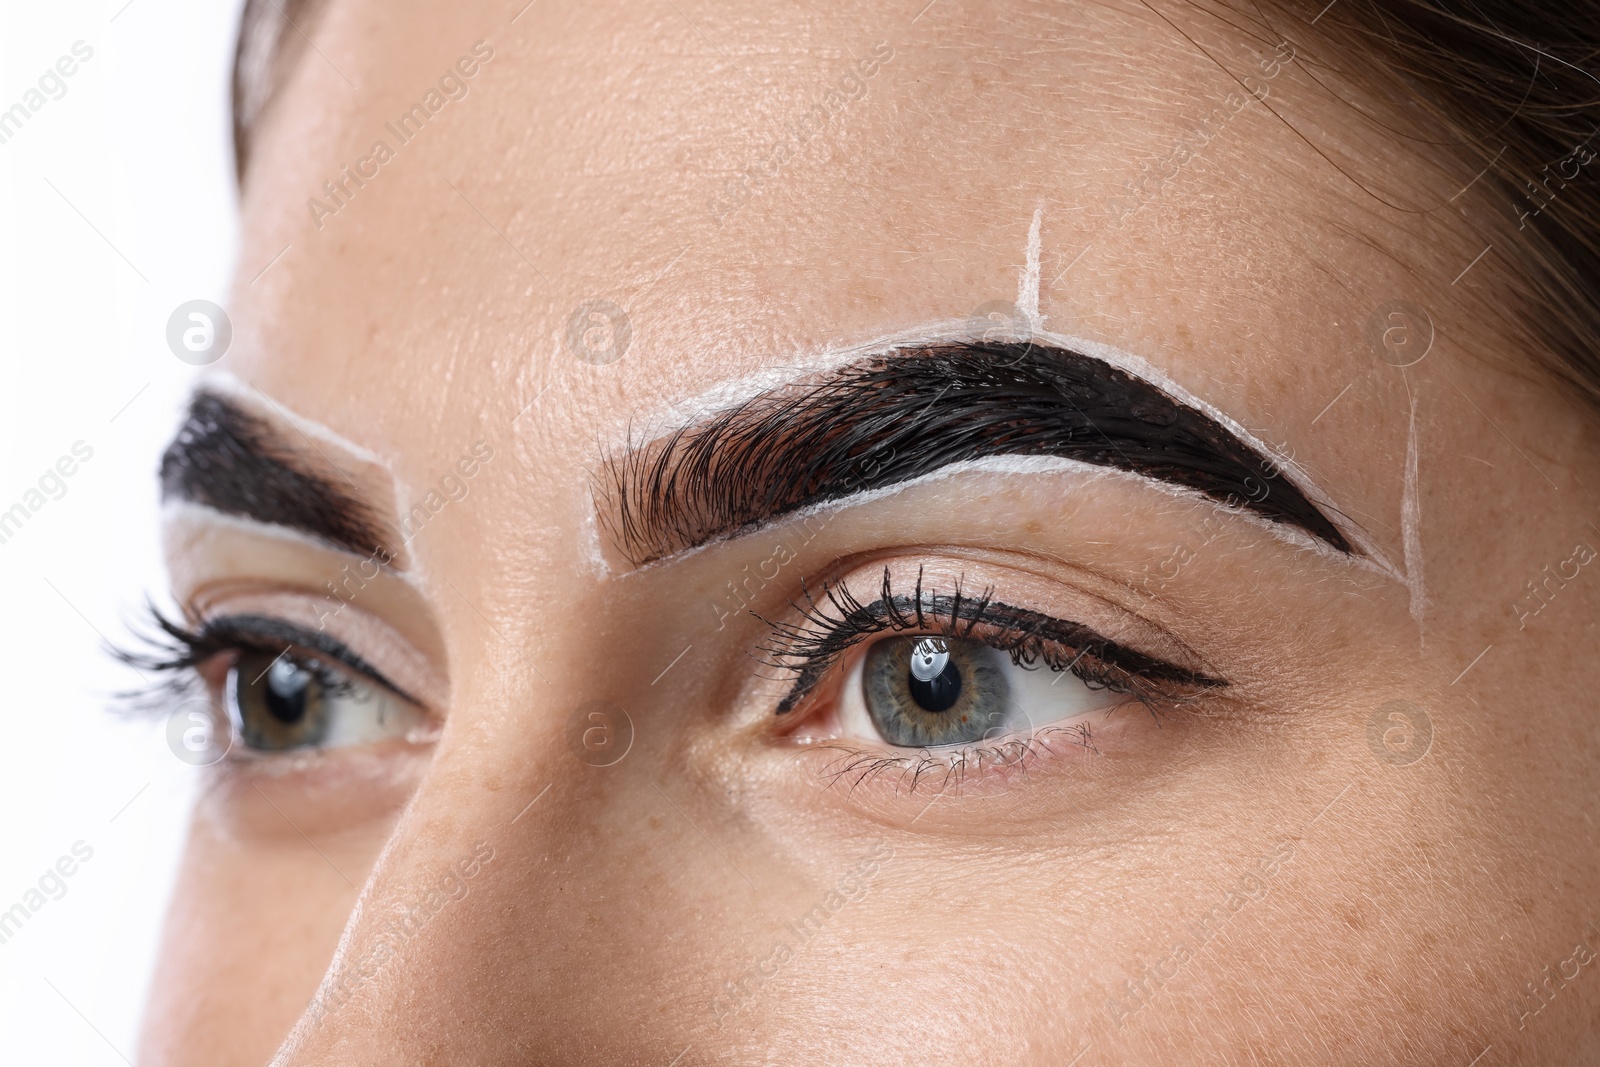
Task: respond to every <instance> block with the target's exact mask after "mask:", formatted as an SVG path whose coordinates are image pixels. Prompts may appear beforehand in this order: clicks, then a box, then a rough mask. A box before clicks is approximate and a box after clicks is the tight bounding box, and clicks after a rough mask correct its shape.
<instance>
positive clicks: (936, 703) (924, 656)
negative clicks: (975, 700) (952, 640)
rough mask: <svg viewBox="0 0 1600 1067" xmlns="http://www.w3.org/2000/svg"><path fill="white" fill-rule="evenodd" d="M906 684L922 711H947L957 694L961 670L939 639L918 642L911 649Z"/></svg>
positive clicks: (957, 697) (959, 687) (959, 693)
mask: <svg viewBox="0 0 1600 1067" xmlns="http://www.w3.org/2000/svg"><path fill="white" fill-rule="evenodd" d="M907 684H908V686H909V688H910V690H911V699H912V700H915V701H916V702H917V706H918V707H920V708H921V709H922V710H923V711H931V712H939V711H949V710H950V709H951V708H953V707H955V703H956V701H957V700H958V699H960V697H961V670H960V669H959V668H958V667H957V666H956V665H955V663H954V661H952V660H951V658H950V653H949V651H948V650H947V649H946V648H945V645H944V642H942V641H934V640H927V641H919V642H917V644H916V646H915V647H914V648H912V650H911V671H910V677H909V678H908V679H907Z"/></svg>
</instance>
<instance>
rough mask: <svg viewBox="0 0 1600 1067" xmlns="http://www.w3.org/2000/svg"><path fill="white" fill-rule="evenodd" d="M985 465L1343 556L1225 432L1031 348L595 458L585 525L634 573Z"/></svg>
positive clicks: (1064, 355)
mask: <svg viewBox="0 0 1600 1067" xmlns="http://www.w3.org/2000/svg"><path fill="white" fill-rule="evenodd" d="M991 456H1054V457H1060V458H1064V459H1068V460H1077V461H1080V462H1083V463H1089V464H1093V465H1096V466H1102V467H1109V468H1113V469H1117V470H1122V471H1127V472H1130V473H1133V474H1138V475H1142V476H1144V477H1147V478H1150V479H1153V480H1156V481H1161V482H1165V483H1168V484H1170V485H1173V486H1177V487H1179V488H1182V489H1187V490H1190V491H1193V492H1198V493H1200V494H1203V495H1204V496H1207V497H1209V498H1211V499H1213V500H1216V501H1218V502H1221V503H1222V504H1224V505H1225V506H1226V507H1229V508H1245V509H1248V510H1250V511H1252V512H1254V513H1255V514H1257V515H1259V516H1261V517H1262V518H1265V519H1268V520H1270V521H1272V522H1275V523H1279V524H1282V525H1284V526H1290V527H1294V528H1296V529H1299V530H1301V531H1303V532H1305V533H1308V534H1310V535H1311V536H1313V537H1315V538H1317V539H1318V540H1320V541H1322V542H1324V543H1325V544H1327V545H1329V546H1331V547H1333V548H1335V549H1337V550H1338V551H1340V552H1342V553H1345V554H1347V555H1354V554H1356V552H1355V549H1353V548H1352V546H1351V544H1350V542H1349V541H1348V540H1347V539H1346V538H1345V536H1344V534H1342V533H1341V532H1340V531H1339V529H1338V528H1337V527H1336V526H1335V525H1334V524H1333V523H1332V522H1331V521H1330V520H1329V519H1328V517H1327V515H1325V514H1324V513H1323V512H1322V511H1321V510H1319V509H1318V508H1317V507H1316V506H1315V505H1314V504H1312V502H1311V501H1310V500H1309V499H1307V498H1306V496H1305V494H1304V493H1302V492H1301V491H1300V489H1298V488H1297V487H1296V486H1294V485H1293V484H1291V483H1290V482H1289V481H1288V480H1287V479H1286V478H1283V477H1281V476H1280V475H1281V471H1280V470H1279V469H1278V466H1277V465H1276V461H1275V460H1274V459H1273V458H1272V457H1270V456H1267V455H1265V454H1263V453H1262V452H1261V451H1260V450H1259V449H1258V448H1256V447H1254V446H1253V445H1252V444H1251V443H1250V442H1249V441H1248V440H1247V439H1246V438H1244V437H1243V436H1241V435H1240V434H1239V433H1238V432H1237V431H1235V430H1232V429H1229V428H1228V427H1226V426H1225V425H1223V423H1222V422H1220V421H1218V420H1217V419H1216V418H1213V417H1212V416H1211V415H1208V414H1207V413H1205V412H1204V411H1201V410H1199V409H1198V408H1197V407H1194V406H1192V405H1191V404H1189V403H1187V402H1184V401H1181V400H1179V399H1178V398H1176V397H1174V396H1173V395H1171V394H1170V393H1168V392H1166V391H1164V390H1163V389H1161V388H1160V387H1159V386H1157V385H1155V384H1153V383H1151V382H1148V381H1146V380H1144V379H1143V378H1140V377H1138V376H1136V375H1134V374H1131V373H1129V372H1128V371H1125V370H1123V369H1121V368H1119V367H1114V366H1112V365H1111V364H1109V363H1107V362H1105V361H1103V360H1100V359H1096V358H1094V357H1092V356H1087V355H1084V354H1082V353H1079V352H1074V351H1070V350H1068V349H1065V348H1058V347H1054V346H1050V345H1043V344H1039V343H1035V342H987V341H957V342H942V343H937V344H926V345H910V346H901V347H895V348H890V349H888V350H886V351H884V352H882V353H879V354H876V355H872V356H868V357H866V358H864V359H862V360H860V361H858V362H856V363H852V364H848V365H846V366H844V367H842V368H838V369H835V370H833V371H830V372H827V373H825V374H823V375H821V376H818V377H814V378H811V379H809V380H802V381H798V382H792V383H789V384H788V385H784V386H779V387H778V388H775V389H772V390H769V391H767V392H764V393H762V394H760V395H758V396H755V397H752V398H750V399H748V400H745V401H743V402H741V403H739V404H737V405H735V406H734V407H732V408H730V409H728V410H726V411H723V412H720V413H719V414H717V415H715V416H714V417H712V418H711V419H709V420H708V421H704V422H701V423H698V424H693V425H689V426H685V427H682V428H680V429H678V430H676V431H675V432H673V433H672V434H670V435H668V436H667V437H665V438H664V439H662V440H660V441H658V442H655V443H653V444H650V445H645V446H642V447H637V448H631V449H629V450H627V451H626V452H624V453H622V454H621V455H618V456H614V457H607V458H606V459H605V460H604V461H603V462H602V470H601V477H600V479H599V486H598V489H599V495H600V497H601V502H602V507H601V510H600V518H601V522H602V524H603V525H604V527H605V528H606V530H607V532H608V533H609V534H610V536H611V537H612V539H613V540H614V541H615V543H616V544H617V546H618V548H619V550H620V551H621V552H622V554H623V555H624V556H625V557H626V558H627V559H629V560H630V561H631V562H632V563H633V564H634V565H636V566H637V565H643V564H645V563H649V562H652V561H654V560H658V559H662V558H664V557H666V556H669V555H673V554H675V553H677V552H681V551H684V550H687V549H690V548H695V547H698V546H700V545H703V544H707V543H709V542H711V541H714V540H718V539H721V538H726V537H730V536H737V535H739V534H741V533H746V532H749V531H750V530H753V529H755V528H758V527H760V526H762V525H764V524H766V523H769V522H771V521H772V520H774V519H777V518H780V517H782V516H785V515H788V514H791V513H793V512H796V511H799V510H801V509H804V508H807V507H810V506H813V505H817V504H822V503H827V502H830V501H835V500H839V499H842V498H845V497H849V496H853V495H855V494H857V493H861V492H866V491H869V490H873V489H881V488H885V487H888V486H892V485H897V484H899V483H901V482H906V481H910V480H911V479H914V478H918V477H921V476H923V475H926V474H931V473H933V472H934V471H937V470H939V469H941V468H943V467H946V466H949V465H950V464H952V463H960V462H964V461H971V460H975V459H981V458H985V457H991ZM1269 481H1270V482H1271V483H1272V484H1271V486H1270V487H1269V486H1268V482H1269Z"/></svg>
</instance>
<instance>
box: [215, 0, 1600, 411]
mask: <svg viewBox="0 0 1600 1067" xmlns="http://www.w3.org/2000/svg"><path fill="white" fill-rule="evenodd" d="M1222 2H1224V3H1227V2H1230V0H1222ZM1232 2H1241V0H1232ZM1242 2H1244V3H1246V4H1248V5H1249V8H1250V9H1249V10H1230V11H1224V12H1222V14H1223V16H1224V17H1228V18H1230V19H1231V18H1233V17H1239V18H1243V19H1245V20H1247V21H1249V22H1250V23H1253V24H1254V26H1255V27H1256V28H1257V30H1258V31H1266V32H1267V33H1268V34H1270V35H1271V36H1274V37H1277V38H1278V39H1287V40H1288V41H1290V42H1291V43H1292V44H1294V45H1295V46H1296V50H1297V56H1298V61H1299V62H1301V63H1302V64H1304V65H1306V67H1307V69H1308V70H1310V71H1311V72H1312V74H1313V76H1315V75H1317V74H1318V73H1319V72H1320V73H1326V74H1330V75H1335V76H1337V77H1338V78H1339V79H1340V80H1342V81H1343V82H1345V83H1347V84H1353V85H1358V86H1360V87H1362V88H1363V89H1365V90H1368V91H1369V92H1371V93H1372V94H1374V97H1375V99H1377V100H1378V101H1380V102H1384V103H1387V104H1388V105H1389V108H1388V111H1387V112H1385V114H1384V116H1383V117H1382V118H1379V116H1378V115H1377V114H1376V113H1371V112H1368V111H1366V110H1364V109H1362V108H1361V107H1360V106H1359V105H1356V104H1354V103H1352V105H1351V106H1353V107H1356V108H1357V110H1358V111H1360V112H1361V113H1362V114H1364V115H1366V117H1367V118H1368V119H1369V120H1371V121H1372V122H1373V123H1374V124H1375V127H1381V128H1382V129H1383V130H1384V131H1385V132H1386V133H1387V134H1388V135H1389V136H1394V137H1399V138H1401V140H1402V141H1406V140H1409V141H1411V142H1412V143H1414V144H1415V145H1416V146H1417V148H1418V149H1419V150H1421V151H1427V152H1432V153H1435V154H1439V153H1443V154H1447V155H1449V156H1452V157H1455V158H1457V159H1459V160H1461V161H1464V162H1466V163H1468V164H1473V165H1471V166H1470V173H1478V171H1479V169H1480V168H1481V169H1482V173H1481V174H1479V176H1478V177H1477V178H1475V179H1474V180H1473V181H1472V183H1471V184H1472V187H1471V190H1470V193H1469V195H1470V197H1471V198H1473V199H1472V202H1473V203H1476V204H1479V205H1485V204H1486V205H1488V206H1489V207H1490V209H1491V211H1492V212H1499V213H1500V214H1501V215H1503V218H1500V219H1498V221H1497V222H1496V221H1494V220H1491V222H1490V223H1489V225H1486V226H1484V227H1483V229H1484V230H1485V231H1486V232H1487V233H1489V236H1486V241H1488V242H1489V243H1490V244H1492V245H1495V246H1496V247H1499V246H1501V245H1504V244H1512V245H1514V247H1511V248H1503V249H1501V253H1502V254H1504V255H1508V256H1513V257H1517V261H1516V264H1515V266H1514V267H1513V269H1510V270H1502V271H1501V272H1500V279H1501V281H1502V283H1503V285H1504V286H1505V289H1504V291H1505V292H1506V297H1507V300H1506V302H1505V306H1504V307H1502V308H1500V309H1498V310H1499V311H1500V312H1501V313H1502V314H1503V315H1504V316H1506V317H1508V318H1509V320H1510V321H1511V322H1512V323H1513V324H1514V326H1515V327H1516V328H1517V332H1518V334H1519V335H1523V336H1528V337H1530V338H1532V339H1534V341H1535V342H1536V343H1534V344H1530V345H1529V346H1528V349H1529V354H1530V355H1532V356H1533V357H1534V358H1535V359H1538V360H1539V361H1540V362H1541V363H1542V364H1543V365H1544V367H1545V368H1546V369H1547V370H1548V371H1550V372H1552V373H1553V374H1555V375H1556V376H1557V378H1558V379H1560V380H1564V381H1566V382H1567V383H1569V384H1571V385H1573V386H1576V387H1577V389H1578V390H1579V392H1580V393H1581V394H1582V395H1583V396H1585V397H1586V398H1587V399H1589V400H1591V401H1593V402H1596V403H1597V404H1600V352H1597V351H1596V343H1595V342H1596V339H1597V338H1600V248H1597V242H1596V237H1597V234H1600V165H1596V166H1594V167H1592V168H1591V167H1590V166H1589V164H1590V163H1591V162H1597V161H1595V159H1594V157H1595V154H1596V153H1597V152H1600V133H1597V116H1596V115H1595V113H1594V108H1595V105H1596V104H1597V102H1600V79H1597V78H1596V76H1595V75H1594V74H1591V73H1589V70H1588V67H1589V65H1590V64H1591V63H1592V62H1593V61H1594V59H1595V57H1596V54H1597V52H1600V4H1595V3H1584V2H1581V0H1580V2H1577V3H1572V4H1560V5H1558V4H1554V3H1549V2H1545V3H1538V2H1533V0H1331V2H1330V0H1309V2H1304V3H1302V2H1296V0H1267V3H1266V6H1265V7H1263V6H1262V5H1261V3H1260V2H1258V0H1242ZM320 6H321V5H320V4H318V3H317V2H316V0H246V3H245V6H244V12H243V15H242V16H241V22H240V32H239V41H238V48H237V52H236V56H235V63H234V71H233V130H234V156H235V164H236V166H237V172H238V176H239V180H240V182H241V184H242V183H243V181H244V178H245V175H246V173H247V170H248V166H249V162H250V146H251V136H252V132H253V131H254V130H255V129H256V128H257V127H258V126H259V124H260V122H261V121H262V119H263V117H264V116H265V114H266V113H267V111H268V110H269V108H270V106H271V104H272V101H273V99H274V98H275V96H276V95H277V92H278V90H279V88H280V87H281V86H282V84H283V83H284V82H285V81H286V80H287V76H288V74H289V72H290V71H291V70H292V69H293V67H294V66H295V64H296V63H297V62H298V61H299V59H300V56H301V54H302V53H303V51H304V49H305V47H306V45H307V43H308V42H307V37H308V35H309V33H310V32H311V29H312V27H311V25H310V24H309V23H310V21H311V20H313V19H314V18H315V16H316V14H317V11H318V9H319V7H320ZM1313 42H1315V43H1318V44H1325V45H1326V46H1327V47H1325V48H1321V49H1315V48H1314V47H1313ZM1396 116H1398V117H1399V119H1400V122H1399V123H1398V124H1397V123H1395V122H1394V121H1393V119H1394V118H1395V117H1396ZM1408 116H1409V118H1410V119H1411V121H1406V119H1407V117H1408ZM1412 206H1413V207H1415V208H1416V209H1417V210H1422V211H1427V210H1442V209H1448V208H1450V207H1451V206H1452V205H1447V204H1439V205H1412ZM1507 234H1510V235H1512V236H1514V237H1515V240H1514V241H1507V239H1506V235H1507Z"/></svg>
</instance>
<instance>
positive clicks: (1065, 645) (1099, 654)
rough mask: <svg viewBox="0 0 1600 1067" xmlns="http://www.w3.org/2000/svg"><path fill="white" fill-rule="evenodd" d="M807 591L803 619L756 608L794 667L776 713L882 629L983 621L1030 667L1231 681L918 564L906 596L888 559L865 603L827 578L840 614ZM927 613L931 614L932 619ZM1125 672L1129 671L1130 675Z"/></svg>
mask: <svg viewBox="0 0 1600 1067" xmlns="http://www.w3.org/2000/svg"><path fill="white" fill-rule="evenodd" d="M805 598H806V605H805V606H803V607H802V606H801V605H798V604H791V606H792V607H793V608H795V610H797V611H799V612H800V614H801V616H802V619H803V620H804V621H803V622H802V623H801V624H799V625H792V624H788V623H782V622H774V621H773V620H770V619H766V618H764V617H762V616H760V615H756V617H757V618H759V619H761V621H762V622H764V623H766V624H767V626H768V627H770V628H771V629H772V631H773V635H774V640H773V642H772V643H770V644H768V645H766V646H763V648H762V651H763V652H765V653H766V654H767V655H768V656H769V657H770V658H769V662H770V663H771V664H772V665H773V666H776V667H778V668H779V669H782V670H787V671H790V672H792V673H793V674H794V675H795V683H794V685H793V686H792V687H791V688H790V690H789V692H788V693H787V694H786V695H785V696H784V697H783V699H782V700H780V701H779V702H778V707H777V711H776V714H779V715H783V714H786V713H787V712H789V711H792V710H793V709H794V708H795V706H796V705H798V704H799V703H800V701H801V700H803V699H804V698H805V697H806V696H807V695H808V694H809V693H810V692H811V690H812V689H813V688H815V686H816V684H817V683H818V681H820V680H821V678H822V677H823V675H825V674H826V673H827V671H828V670H829V669H831V668H832V667H833V666H834V664H835V663H836V662H837V661H838V659H839V658H840V657H841V656H842V655H843V654H844V653H845V652H847V651H849V650H850V649H851V648H854V647H855V646H856V645H857V644H859V643H861V642H862V641H864V640H867V639H869V638H871V637H874V636H876V635H878V634H881V633H895V632H900V631H905V630H927V629H934V628H937V627H940V626H943V627H945V631H944V635H945V636H948V637H955V638H970V637H972V634H973V631H974V630H975V629H976V628H977V627H978V626H980V625H982V626H983V627H984V628H985V629H986V630H988V631H998V632H990V633H987V634H986V635H985V636H983V637H979V638H975V640H981V641H983V643H985V644H987V645H989V646H990V647H992V648H995V649H997V650H999V651H1001V652H1005V653H1007V654H1009V655H1010V656H1011V658H1012V661H1013V662H1015V663H1017V664H1018V665H1020V666H1029V667H1031V666H1033V665H1035V664H1037V663H1040V662H1042V663H1043V664H1044V665H1045V666H1047V667H1049V668H1050V669H1051V670H1055V671H1069V672H1071V673H1072V674H1073V675H1075V676H1076V677H1078V678H1079V679H1080V680H1081V681H1083V682H1084V683H1085V684H1087V685H1089V686H1091V687H1092V688H1104V689H1113V690H1116V691H1119V692H1132V693H1135V695H1138V694H1137V693H1136V692H1135V690H1136V688H1137V687H1138V686H1140V685H1144V684H1147V683H1155V684H1157V685H1167V686H1173V687H1177V688H1180V689H1213V688H1220V687H1223V686H1226V685H1227V684H1228V683H1227V682H1226V681H1224V680H1223V679H1220V678H1214V677H1212V676H1210V675H1208V674H1206V673H1204V672H1203V671H1199V670H1194V669H1191V668H1188V667H1180V666H1177V665H1176V664H1173V663H1169V662H1168V661H1166V660H1163V659H1158V658H1156V657H1154V656H1150V655H1147V654H1145V653H1143V652H1139V651H1138V650H1136V649H1132V648H1128V647H1127V646H1126V645H1122V644H1119V643H1118V642H1116V641H1113V640H1111V639H1110V638H1108V637H1105V636H1103V635H1101V634H1100V633H1099V632H1097V631H1095V630H1093V629H1091V628H1090V627H1088V626H1085V625H1083V624H1082V623H1076V622H1071V621H1069V620H1065V619H1057V618H1054V617H1052V616H1049V615H1044V614H1041V613H1040V612H1036V611H1031V610H1029V609H1027V608H1018V607H1013V606H1012V605H1009V604H1004V603H1000V602H997V601H995V600H994V599H993V597H992V590H986V591H985V592H984V593H983V594H982V595H981V596H978V597H976V598H974V597H970V596H963V594H962V592H961V588H960V585H959V584H958V585H957V587H956V589H955V591H954V593H953V595H924V594H923V591H922V572H921V571H920V570H919V571H918V573H917V586H916V591H915V593H914V594H913V595H911V596H904V595H896V594H894V593H893V592H892V590H891V589H890V575H889V569H888V568H887V567H885V568H884V573H883V583H882V587H881V590H880V595H879V596H878V598H877V599H875V600H873V601H872V602H871V603H868V604H863V603H861V601H859V600H858V599H856V597H855V596H854V595H853V594H851V593H850V591H849V590H848V589H845V588H843V587H842V586H835V585H825V586H824V589H823V599H824V600H826V601H827V602H828V603H830V604H832V605H833V607H834V609H835V610H836V611H837V612H838V617H837V618H834V617H830V616H829V615H826V614H824V613H823V611H822V610H821V609H820V607H819V604H818V600H817V598H814V597H813V596H812V595H811V594H810V593H809V591H807V592H806V593H805ZM751 614H752V615H755V613H754V612H752V613H751ZM929 617H932V619H933V623H932V625H930V624H929V622H928V619H929ZM963 624H964V626H963ZM1056 649H1074V650H1076V651H1075V653H1074V654H1073V655H1072V656H1071V657H1070V658H1064V657H1061V656H1059V655H1056V654H1055V652H1054V650H1056ZM1085 657H1089V658H1090V659H1091V661H1092V662H1093V663H1095V664H1100V665H1103V666H1104V667H1105V668H1109V670H1108V671H1107V670H1095V669H1093V668H1092V667H1090V666H1088V665H1085V664H1084V659H1085ZM1122 676H1126V679H1127V681H1126V682H1124V681H1123V679H1122Z"/></svg>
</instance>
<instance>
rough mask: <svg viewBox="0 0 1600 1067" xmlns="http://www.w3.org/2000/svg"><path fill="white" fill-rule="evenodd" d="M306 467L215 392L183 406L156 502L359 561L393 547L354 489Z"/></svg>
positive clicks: (265, 427) (298, 454) (262, 425)
mask: <svg viewBox="0 0 1600 1067" xmlns="http://www.w3.org/2000/svg"><path fill="white" fill-rule="evenodd" d="M323 465H325V464H315V465H313V464H311V463H309V462H307V460H306V458H305V456H304V453H303V451H301V450H299V449H296V448H293V447H291V446H290V445H289V444H288V443H287V442H285V441H284V440H283V438H282V437H281V436H280V435H278V434H277V433H276V432H274V430H273V429H272V427H271V426H270V425H269V424H268V423H267V421H266V420H265V419H262V418H260V417H258V416H256V415H253V414H251V413H250V412H248V411H245V410H244V409H243V408H242V407H240V406H239V405H237V404H235V403H233V402H232V401H230V400H228V399H226V398H225V397H221V396H218V395H217V394H215V393H209V392H201V393H197V394H196V395H195V396H194V398H193V399H192V400H191V401H190V402H189V410H188V413H187V414H186V415H185V416H184V420H183V423H182V425H181V426H179V428H178V433H177V436H176V437H174V438H173V439H172V443H171V444H169V445H168V446H167V450H166V452H165V453H163V454H162V457H161V472H160V478H161V499H162V502H163V503H165V502H167V501H171V500H185V501H189V502H191V503H195V504H203V505H205V506H206V507H209V508H213V509H215V510H217V511H220V512H223V513H224V514H228V515H239V516H243V517H245V518H249V519H255V520H257V521H258V522H264V523H270V524H272V525H274V526H286V527H288V528H290V529H293V530H298V531H300V532H301V533H305V534H309V535H310V536H312V537H314V538H316V539H317V540H319V541H322V542H324V543H326V544H328V545H331V546H333V547H334V548H340V549H347V550H349V551H351V552H356V553H359V554H361V555H367V554H368V553H374V554H376V553H378V552H384V551H386V552H388V554H389V555H390V557H391V558H392V557H393V555H394V552H393V545H391V544H390V543H389V539H388V538H387V537H386V536H385V534H384V530H383V524H382V523H381V522H380V521H379V520H378V519H377V517H376V512H375V510H374V509H373V508H372V506H371V505H369V504H368V503H367V502H366V501H365V500H363V499H362V498H361V497H360V496H358V495H356V493H355V492H353V491H352V490H353V488H354V487H353V486H351V485H348V484H344V485H341V484H339V483H337V482H335V481H333V480H331V479H329V478H328V477H326V476H324V475H323V474H321V473H319V472H318V471H317V470H315V469H313V468H314V466H323Z"/></svg>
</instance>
